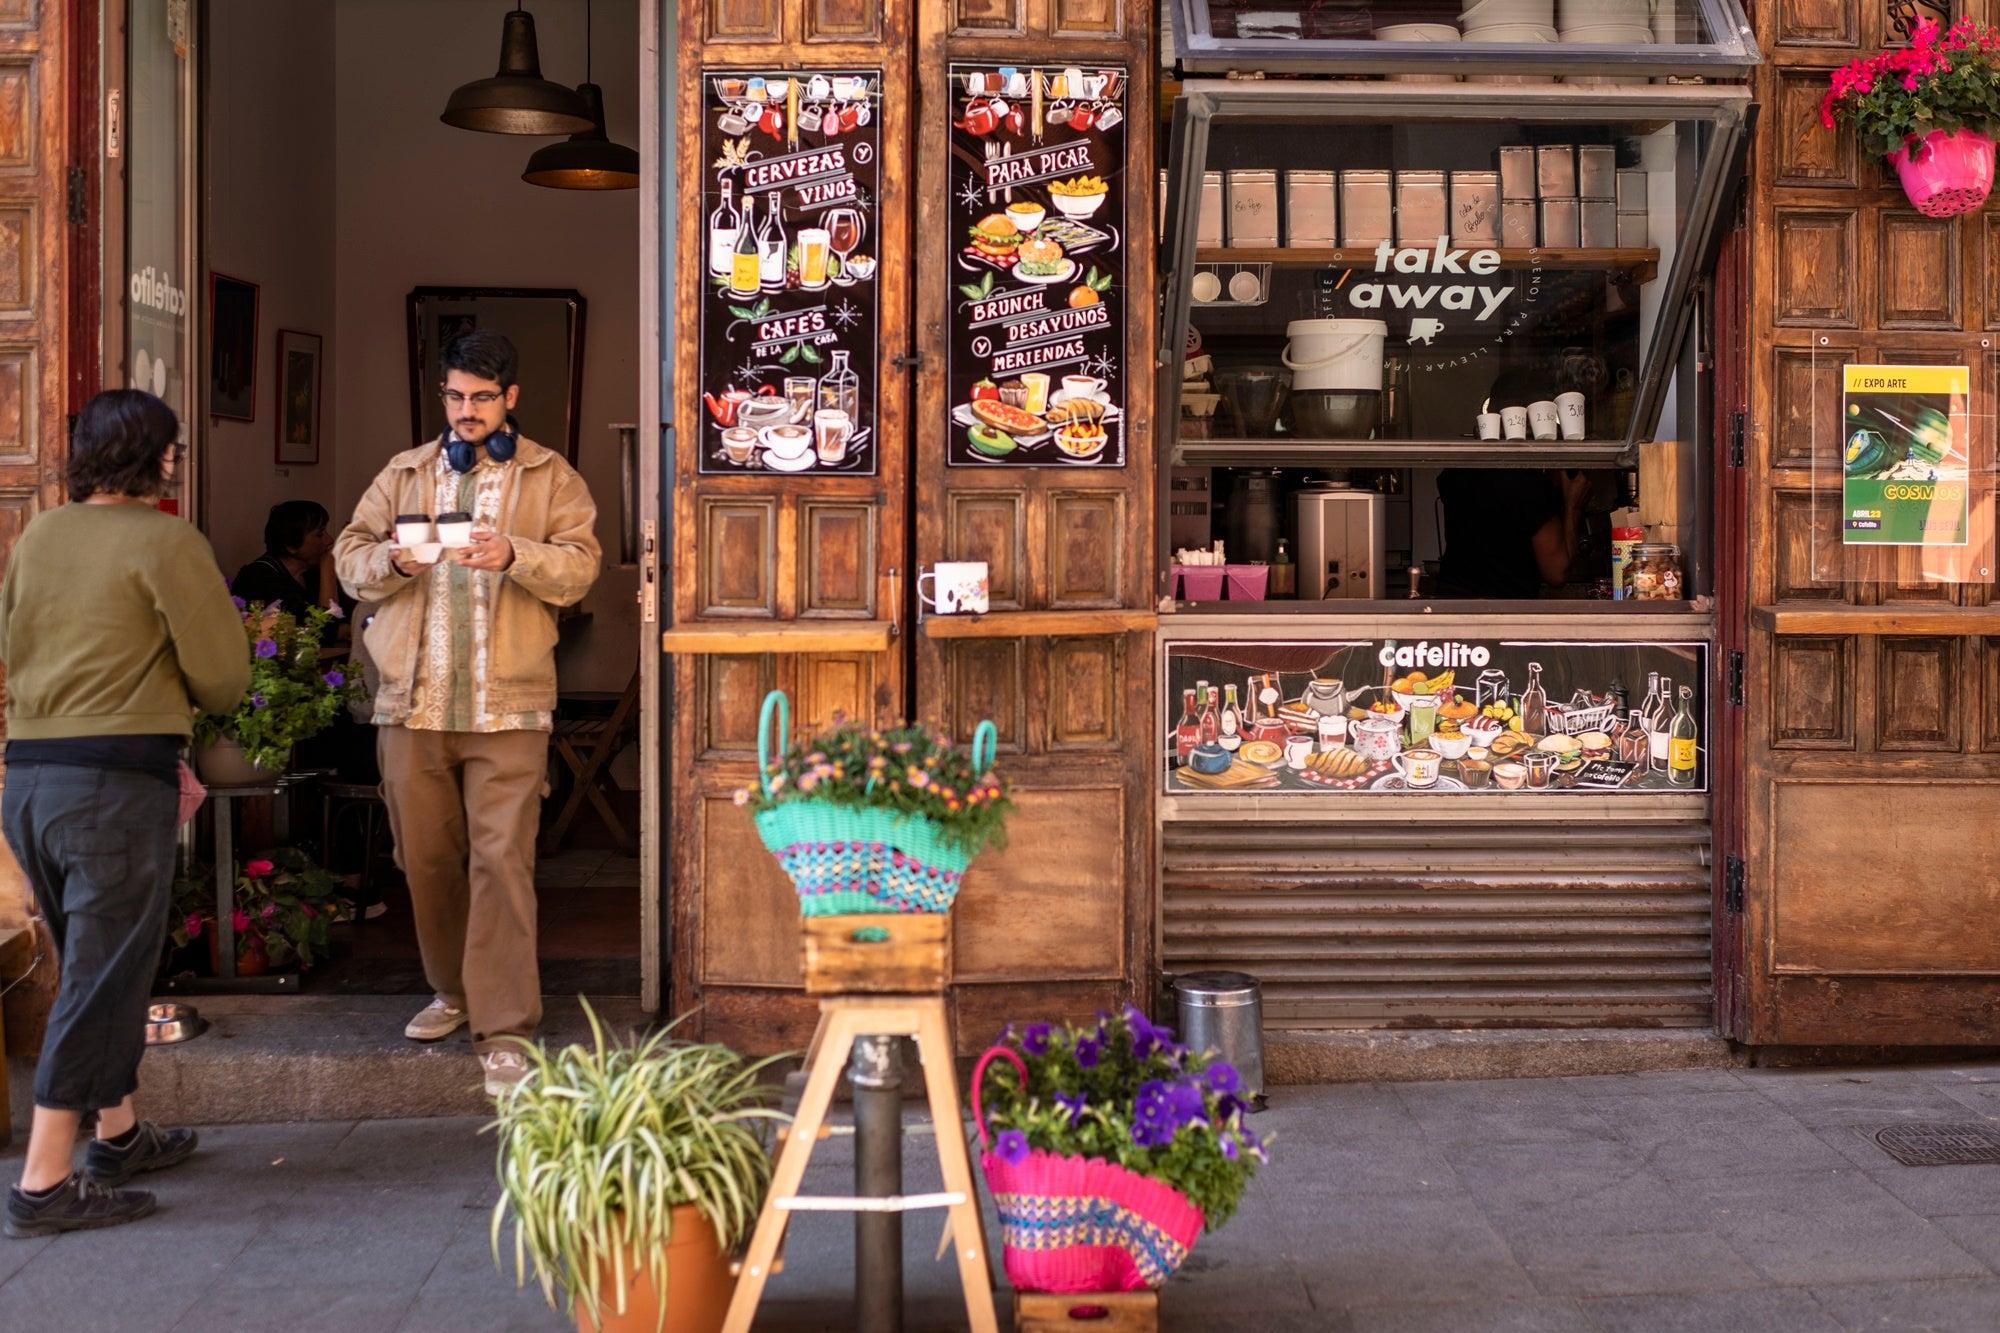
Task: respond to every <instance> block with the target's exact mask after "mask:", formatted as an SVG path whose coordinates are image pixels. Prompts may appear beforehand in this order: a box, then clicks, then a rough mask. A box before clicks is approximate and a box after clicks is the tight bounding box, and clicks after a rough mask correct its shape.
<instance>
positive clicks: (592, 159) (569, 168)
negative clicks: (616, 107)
mask: <svg viewBox="0 0 2000 1333" xmlns="http://www.w3.org/2000/svg"><path fill="white" fill-rule="evenodd" d="M576 91H577V93H578V94H579V95H580V96H581V97H582V98H583V104H584V106H585V107H586V108H587V109H588V110H589V112H590V119H591V122H592V124H591V127H590V128H589V129H587V130H585V131H583V132H582V133H581V134H573V135H571V136H570V137H569V138H568V139H565V140H564V141H563V142H561V143H552V144H549V145H548V146H546V147H543V148H537V149H536V150H535V155H534V156H533V157H531V158H529V159H528V169H527V170H526V171H524V172H522V173H521V179H522V180H524V181H526V182H528V184H530V185H545V186H547V187H548V188H549V189H551V190H636V189H638V188H639V154H638V153H636V152H634V151H633V150H632V149H630V148H627V147H625V145H623V144H616V143H613V142H611V140H610V139H609V138H608V137H607V136H606V135H605V133H604V93H603V91H602V90H601V89H599V88H598V86H597V85H596V84H594V83H581V84H578V85H577V89H576Z"/></svg>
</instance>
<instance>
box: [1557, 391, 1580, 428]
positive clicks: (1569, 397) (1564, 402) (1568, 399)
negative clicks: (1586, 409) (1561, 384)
mask: <svg viewBox="0 0 2000 1333" xmlns="http://www.w3.org/2000/svg"><path fill="white" fill-rule="evenodd" d="M1556 415H1557V416H1558V417H1560V418H1561V419H1562V435H1563V438H1564V439H1565V440H1580V439H1582V438H1583V395H1582V394H1580V393H1577V392H1576V391H1574V390H1571V391H1570V392H1569V393H1559V394H1557V395H1556Z"/></svg>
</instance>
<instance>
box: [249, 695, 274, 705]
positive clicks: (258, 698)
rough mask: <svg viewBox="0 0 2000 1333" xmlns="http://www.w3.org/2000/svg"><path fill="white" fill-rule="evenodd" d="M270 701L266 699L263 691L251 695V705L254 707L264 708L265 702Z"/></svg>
mask: <svg viewBox="0 0 2000 1333" xmlns="http://www.w3.org/2000/svg"><path fill="white" fill-rule="evenodd" d="M269 702H270V700H268V699H266V698H265V697H264V696H263V695H262V694H261V693H260V694H253V695H251V696H250V706H251V707H252V708H262V707H263V706H264V705H265V704H267V703H269Z"/></svg>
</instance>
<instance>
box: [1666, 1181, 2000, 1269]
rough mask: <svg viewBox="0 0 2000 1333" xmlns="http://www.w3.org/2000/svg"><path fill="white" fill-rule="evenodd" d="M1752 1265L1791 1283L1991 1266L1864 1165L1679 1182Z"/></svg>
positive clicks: (1716, 1227) (1711, 1221) (1725, 1237)
mask: <svg viewBox="0 0 2000 1333" xmlns="http://www.w3.org/2000/svg"><path fill="white" fill-rule="evenodd" d="M1678 1188H1680V1189H1682V1190H1684V1191H1688V1192H1689V1197H1691V1198H1694V1199H1696V1201H1697V1202H1699V1203H1701V1204H1702V1205H1703V1206H1705V1207H1706V1208H1708V1210H1709V1214H1710V1223H1711V1225H1712V1226H1713V1227H1714V1228H1715V1230H1716V1231H1718V1232H1720V1233H1721V1234H1722V1236H1723V1238H1724V1239H1726V1240H1727V1241H1728V1242H1729V1243H1730V1245H1731V1246H1732V1247H1733V1248H1734V1249H1735V1250H1736V1252H1737V1253H1738V1254H1739V1255H1741V1256H1742V1257H1743V1258H1744V1259H1745V1260H1747V1261H1748V1262H1749V1263H1750V1265H1751V1266H1752V1267H1754V1268H1756V1269H1757V1270H1758V1271H1759V1272H1761V1273H1763V1274H1764V1275H1765V1276H1766V1277H1768V1278H1770V1279H1771V1280H1772V1281H1774V1282H1778V1283H1780V1284H1783V1285H1787V1286H1803V1285H1806V1284H1809V1283H1819V1282H1826V1283H1843V1282H1850V1283H1851V1282H1893V1281H1898V1280H1903V1279H1912V1278H1954V1277H1979V1276H1985V1275H1987V1269H1986V1267H1985V1265H1983V1264H1981V1263H1980V1262H1979V1261H1978V1260H1977V1259H1974V1258H1973V1257H1972V1256H1971V1255H1969V1254H1967V1253H1966V1252H1965V1251H1964V1250H1962V1249H1960V1248H1959V1247H1958V1246H1957V1245H1955V1244H1953V1243H1952V1240H1951V1238H1950V1237H1949V1236H1947V1235H1946V1234H1945V1233H1944V1232H1943V1231H1940V1230H1939V1229H1938V1228H1937V1227H1936V1226H1935V1225H1934V1224H1932V1223H1931V1222H1929V1221H1927V1220H1925V1219H1924V1218H1921V1217H1918V1216H1917V1215H1916V1214H1915V1213H1912V1212H1911V1211H1910V1210H1909V1209H1908V1208H1906V1207H1904V1206H1903V1205H1902V1204H1901V1203H1900V1202H1898V1201H1897V1200H1896V1199H1895V1198H1893V1197H1892V1196H1891V1195H1889V1194H1888V1193H1887V1191H1885V1190H1883V1189H1882V1188H1881V1187H1880V1186H1879V1185H1877V1184H1876V1183H1875V1182H1874V1181H1872V1180H1870V1179H1869V1178H1868V1177H1867V1176H1865V1175H1863V1174H1862V1173H1860V1172H1858V1171H1852V1170H1848V1169H1842V1170H1841V1171H1839V1172H1837V1173H1832V1174H1815V1173H1790V1174H1785V1175H1772V1176H1761V1177H1759V1176H1741V1177H1732V1178H1726V1179H1717V1180H1704V1181H1697V1182H1681V1183H1680V1184H1679V1186H1678Z"/></svg>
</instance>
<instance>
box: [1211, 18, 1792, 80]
mask: <svg viewBox="0 0 2000 1333" xmlns="http://www.w3.org/2000/svg"><path fill="white" fill-rule="evenodd" d="M1174 37H1175V45H1176V50H1177V51H1178V54H1179V56H1180V59H1181V63H1182V65H1183V67H1184V68H1186V69H1187V70H1189V71H1191V72H1216V71H1222V70H1232V69H1233V70H1266V71H1312V72H1319V73H1343V72H1345V73H1359V74H1378V75H1379V74H1383V73H1384V72H1385V70H1395V69H1402V70H1406V71H1415V70H1418V69H1429V70H1434V71H1443V70H1447V69H1451V70H1455V71H1456V72H1455V73H1446V74H1443V75H1441V77H1445V78H1455V77H1459V76H1460V75H1461V74H1464V75H1465V77H1473V78H1489V79H1497V78H1515V79H1518V78H1522V77H1525V76H1527V75H1530V74H1533V73H1535V72H1541V73H1544V74H1547V75H1556V74H1561V75H1563V76H1564V77H1568V76H1570V75H1574V76H1576V77H1578V78H1584V79H1601V78H1607V77H1618V76H1620V75H1623V76H1626V77H1636V78H1644V77H1647V76H1652V75H1667V74H1682V75H1706V76H1708V77H1711V78H1731V77H1741V76H1742V75H1743V74H1744V73H1745V72H1747V70H1748V69H1749V67H1750V66H1751V65H1752V64H1754V63H1756V60H1757V48H1756V43H1755V41H1754V40H1753V39H1752V36H1751V32H1750V25H1749V22H1748V20H1747V19H1745V17H1744V15H1743V9H1742V6H1741V5H1740V4H1739V3H1738V0H1177V11H1176V13H1175V15H1174ZM1499 66H1504V67H1507V68H1508V70H1509V72H1508V74H1506V75H1500V74H1493V75H1481V74H1477V73H1473V74H1465V71H1467V70H1478V69H1480V68H1493V67H1499ZM1591 67H1595V70H1594V72H1586V71H1587V70H1589V69H1591ZM1392 77H1393V75H1392ZM1406 77H1407V75H1406Z"/></svg>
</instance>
